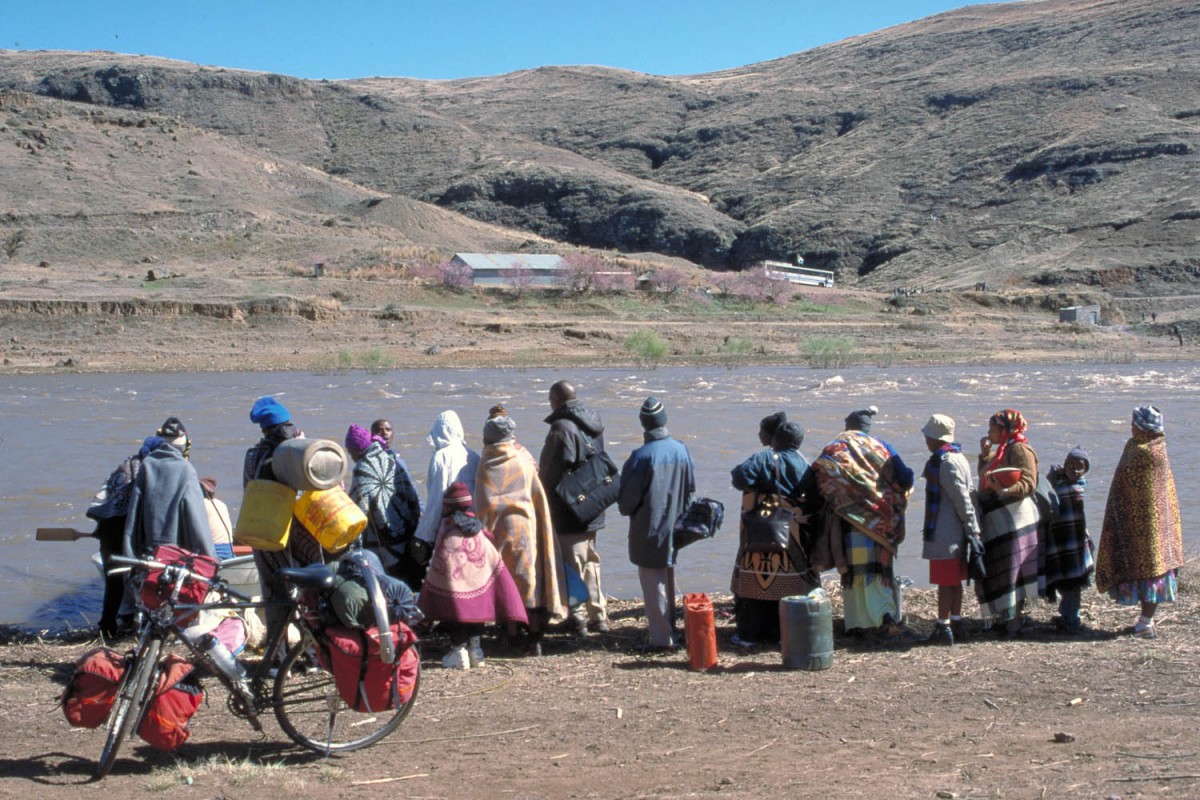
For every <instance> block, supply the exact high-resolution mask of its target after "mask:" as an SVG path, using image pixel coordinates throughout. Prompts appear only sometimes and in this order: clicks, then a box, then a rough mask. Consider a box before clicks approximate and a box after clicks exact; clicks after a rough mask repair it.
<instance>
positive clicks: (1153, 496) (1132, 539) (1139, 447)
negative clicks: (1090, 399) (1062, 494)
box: [1096, 431, 1183, 592]
mask: <svg viewBox="0 0 1200 800" xmlns="http://www.w3.org/2000/svg"><path fill="white" fill-rule="evenodd" d="M1182 565H1183V523H1182V521H1181V520H1180V517H1179V498H1178V496H1177V495H1176V493H1175V477H1174V476H1173V475H1172V473H1171V462H1170V460H1169V459H1168V458H1167V441H1166V439H1165V438H1163V437H1162V436H1161V435H1158V436H1155V435H1153V434H1148V433H1145V432H1142V431H1138V432H1137V433H1135V435H1134V436H1133V438H1131V439H1130V440H1129V441H1127V442H1126V443H1125V450H1124V452H1122V453H1121V460H1120V461H1119V462H1117V469H1116V471H1115V472H1114V473H1113V477H1112V485H1111V486H1110V487H1109V490H1108V504H1107V505H1106V506H1105V509H1104V527H1103V528H1102V530H1101V533H1100V548H1099V551H1098V552H1097V554H1096V589H1097V591H1100V592H1106V591H1108V589H1109V588H1110V587H1113V586H1116V585H1118V584H1121V583H1129V582H1133V581H1138V580H1144V579H1149V578H1157V577H1159V576H1161V575H1165V574H1166V573H1167V572H1169V571H1170V570H1173V569H1178V568H1179V567H1180V566H1182Z"/></svg>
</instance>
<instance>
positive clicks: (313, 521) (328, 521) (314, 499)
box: [295, 486, 367, 551]
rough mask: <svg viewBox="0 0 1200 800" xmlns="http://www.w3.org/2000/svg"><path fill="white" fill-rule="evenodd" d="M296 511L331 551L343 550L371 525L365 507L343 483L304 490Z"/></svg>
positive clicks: (308, 527)
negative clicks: (342, 486)
mask: <svg viewBox="0 0 1200 800" xmlns="http://www.w3.org/2000/svg"><path fill="white" fill-rule="evenodd" d="M295 514H296V519H298V520H300V522H301V523H303V524H304V527H305V528H307V529H308V532H309V533H311V534H312V535H313V538H315V539H316V540H317V541H318V542H320V543H321V547H324V548H325V549H326V550H330V551H334V550H341V549H342V548H343V547H345V546H346V545H348V544H350V543H351V542H353V541H354V540H355V539H357V538H358V535H359V534H360V533H362V532H363V529H364V528H366V527H367V518H366V516H365V515H364V514H363V512H362V509H360V508H359V507H358V506H357V505H356V504H355V503H354V501H353V500H351V499H350V495H348V494H346V493H345V492H344V491H343V490H342V488H341V487H340V486H335V487H334V488H332V489H322V490H320V491H315V492H304V493H302V494H301V495H300V499H299V500H297V501H296V507H295Z"/></svg>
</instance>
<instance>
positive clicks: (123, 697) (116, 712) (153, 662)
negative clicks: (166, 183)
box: [94, 636, 162, 780]
mask: <svg viewBox="0 0 1200 800" xmlns="http://www.w3.org/2000/svg"><path fill="white" fill-rule="evenodd" d="M161 652H162V639H160V638H158V637H157V636H152V637H150V638H149V639H148V640H147V641H146V643H145V645H144V646H143V647H142V649H141V650H139V651H138V652H137V653H135V654H134V656H133V658H132V659H131V660H130V664H129V666H128V667H127V668H126V670H125V674H124V675H123V676H122V677H121V685H120V686H119V687H118V688H117V700H116V703H115V705H114V706H113V710H112V714H110V715H109V717H108V738H107V739H106V740H105V742H104V749H103V750H101V751H100V762H99V763H98V764H96V775H95V778H94V780H99V779H101V778H103V777H104V776H105V775H107V774H108V771H109V770H110V769H112V765H113V762H114V761H116V760H117V751H118V750H119V749H120V748H121V743H122V742H123V741H125V737H127V736H128V735H129V732H130V731H132V730H133V728H134V726H136V725H137V723H138V720H140V719H141V718H142V711H144V710H145V708H146V701H147V700H148V699H149V697H150V694H151V692H153V691H154V689H155V682H154V677H155V676H156V675H157V674H158V656H159V654H160V653H161Z"/></svg>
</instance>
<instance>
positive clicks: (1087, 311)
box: [1058, 306, 1100, 325]
mask: <svg viewBox="0 0 1200 800" xmlns="http://www.w3.org/2000/svg"><path fill="white" fill-rule="evenodd" d="M1058 321H1059V322H1082V323H1084V324H1085V325H1099V324H1100V306H1071V307H1069V308H1060V309H1059V310H1058Z"/></svg>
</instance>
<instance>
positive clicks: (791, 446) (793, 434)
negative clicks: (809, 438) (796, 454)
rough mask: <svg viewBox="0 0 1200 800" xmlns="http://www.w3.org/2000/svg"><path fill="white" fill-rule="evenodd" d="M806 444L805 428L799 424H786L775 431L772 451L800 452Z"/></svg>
mask: <svg viewBox="0 0 1200 800" xmlns="http://www.w3.org/2000/svg"><path fill="white" fill-rule="evenodd" d="M802 444H804V428H802V427H800V423H799V422H785V423H783V424H782V425H780V426H779V427H778V428H776V429H775V436H774V437H773V438H772V439H771V449H772V450H799V449H800V445H802Z"/></svg>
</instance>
